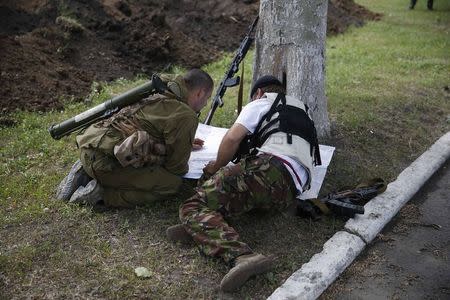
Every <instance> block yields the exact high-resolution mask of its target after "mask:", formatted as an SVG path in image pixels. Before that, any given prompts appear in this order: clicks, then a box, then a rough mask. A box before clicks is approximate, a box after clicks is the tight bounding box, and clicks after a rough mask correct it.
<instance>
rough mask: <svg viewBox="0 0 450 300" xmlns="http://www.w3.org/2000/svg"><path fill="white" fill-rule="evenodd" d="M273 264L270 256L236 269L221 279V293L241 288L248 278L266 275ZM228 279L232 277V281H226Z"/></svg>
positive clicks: (273, 261)
mask: <svg viewBox="0 0 450 300" xmlns="http://www.w3.org/2000/svg"><path fill="white" fill-rule="evenodd" d="M274 263H275V257H274V256H273V255H271V256H268V257H265V258H264V259H261V260H259V261H257V262H254V263H248V264H247V265H245V266H243V267H241V268H239V269H236V271H235V272H229V273H228V274H226V275H225V276H224V278H223V279H222V282H221V283H220V289H221V290H222V291H223V292H233V291H235V290H237V289H239V288H240V287H241V286H243V285H244V284H245V283H246V282H247V280H248V279H249V278H250V277H252V276H255V275H259V274H262V273H266V272H267V271H269V270H271V269H272V268H273V265H274ZM230 277H232V278H233V279H232V280H229V281H228V278H230ZM227 281H228V282H227Z"/></svg>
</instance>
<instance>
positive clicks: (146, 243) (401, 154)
mask: <svg viewBox="0 0 450 300" xmlns="http://www.w3.org/2000/svg"><path fill="white" fill-rule="evenodd" d="M357 2H358V3H359V4H362V5H364V6H366V7H368V8H369V9H371V10H372V11H375V12H380V13H383V14H384V17H383V18H382V20H381V21H378V22H370V23H368V24H367V25H366V26H364V27H362V28H351V29H350V30H349V31H348V32H347V33H346V34H344V35H339V36H336V37H331V38H329V39H328V41H327V81H326V82H327V87H326V88H327V95H328V101H329V103H328V104H329V113H330V119H331V121H332V137H330V138H328V139H326V140H323V141H321V142H322V143H327V144H331V145H334V146H336V147H337V149H336V152H335V156H334V158H333V162H332V165H331V166H330V169H329V174H328V176H327V179H326V182H325V185H324V192H327V191H330V190H333V189H335V188H337V187H339V186H342V185H352V184H354V183H355V182H357V181H359V180H364V179H367V178H371V177H383V178H385V179H386V180H388V181H391V180H394V179H395V177H396V175H397V174H398V173H399V172H401V171H402V170H403V168H404V167H406V166H407V165H408V164H409V163H410V162H412V161H413V160H414V159H415V158H417V157H418V156H419V155H420V154H421V153H422V152H423V151H425V150H426V149H427V147H429V146H430V145H431V144H432V143H433V142H434V141H435V140H436V139H437V138H438V137H439V136H441V135H442V134H443V133H445V132H447V131H448V130H449V128H450V92H449V85H450V75H449V74H450V51H449V49H450V33H449V32H450V13H449V12H450V3H448V2H445V1H435V2H436V3H435V11H433V12H429V11H427V10H426V9H425V1H419V3H418V5H417V6H416V9H415V10H414V11H409V10H408V9H407V5H408V1H400V0H377V1H370V0H358V1H357ZM251 56H252V53H249V55H248V57H247V58H246V60H245V64H246V67H245V70H246V80H245V81H246V88H247V91H246V92H245V93H244V95H248V88H249V85H250V79H251V74H250V72H251V69H252V67H251V64H252V57H251ZM230 59H231V56H230V55H226V56H225V58H224V59H223V60H221V61H219V62H216V63H213V64H210V65H208V66H206V67H205V69H206V70H207V71H209V72H210V73H211V74H212V75H213V77H214V79H215V81H216V83H217V82H218V81H219V80H220V79H221V77H222V75H223V72H224V70H225V68H226V67H227V65H228V63H229V61H230ZM174 72H182V70H181V69H176V70H174ZM144 80H145V79H142V78H141V79H138V80H133V81H127V80H117V82H115V83H114V84H108V85H107V84H98V83H95V84H93V89H92V90H93V92H92V94H91V95H89V97H87V99H88V100H87V101H86V102H85V103H73V102H70V101H67V103H66V106H65V107H66V109H65V110H64V111H53V112H49V113H30V112H17V113H15V114H13V115H12V116H11V117H12V118H13V119H14V120H15V121H16V125H15V126H13V127H5V128H1V129H0V299H11V298H28V297H29V298H105V299H126V298H133V297H134V298H149V299H161V298H178V299H179V298H193V299H197V298H223V297H224V298H226V297H227V296H225V295H222V294H220V292H219V291H218V284H219V282H220V279H221V278H222V276H223V275H224V274H225V273H226V271H227V268H226V266H225V265H224V264H222V263H221V262H220V261H216V260H211V259H206V258H204V257H202V256H200V255H199V254H198V251H197V250H196V249H195V248H194V247H180V246H177V245H172V244H170V243H168V242H167V241H166V239H165V237H164V230H165V228H166V227H167V226H169V225H172V224H175V223H177V220H178V219H177V208H178V205H179V204H180V202H181V201H182V200H183V198H184V197H185V195H186V193H188V191H186V193H185V194H182V195H180V196H179V197H177V198H174V199H171V200H170V201H164V202H160V203H154V204H151V205H149V206H148V207H144V208H138V209H135V210H108V211H106V212H98V211H94V210H92V209H90V208H86V207H79V206H75V205H68V204H65V203H61V202H58V201H55V200H54V199H53V192H54V189H55V187H56V186H57V184H58V183H59V181H60V180H61V179H62V178H63V176H64V175H65V174H66V173H67V171H68V169H69V168H70V166H71V164H72V163H73V161H74V160H75V159H76V158H77V151H76V147H75V144H74V139H73V136H71V137H70V138H64V139H62V140H60V141H54V140H52V139H51V137H50V135H49V134H48V132H47V128H48V127H49V125H50V124H51V123H56V122H59V121H62V120H64V119H67V118H69V117H71V116H73V115H75V114H77V113H79V112H82V111H84V110H86V109H87V108H89V107H92V106H93V105H95V104H98V103H100V102H102V101H104V100H106V99H107V98H108V97H109V96H110V95H114V94H118V93H120V92H122V91H125V90H127V89H129V88H130V87H132V86H135V85H138V84H140V83H142V82H143V81H144ZM236 95H237V89H233V90H229V91H228V92H227V97H226V98H225V102H226V104H225V105H224V107H223V108H222V109H219V110H218V111H217V112H216V115H215V118H214V120H213V124H214V125H218V126H229V125H231V124H232V123H233V121H234V118H235V116H236V113H235V102H236V101H235V99H236ZM205 116H206V111H205V112H204V113H203V115H202V119H203V118H204V117H205ZM186 189H188V186H187V187H186ZM231 223H232V224H233V225H234V226H235V227H236V229H237V230H238V231H239V232H240V233H241V235H242V238H243V240H245V241H247V242H248V243H249V244H250V245H251V246H252V247H253V248H254V250H255V251H257V252H261V253H264V254H276V255H277V256H278V257H279V262H278V264H277V267H276V269H275V270H274V271H273V272H271V273H269V274H266V275H264V276H260V277H258V278H257V279H254V280H251V281H249V282H248V284H247V285H246V286H245V287H244V288H243V289H242V290H241V291H240V292H238V293H236V294H232V295H230V298H236V299H243V298H265V297H267V296H268V295H270V294H271V293H272V291H273V290H274V289H275V288H276V287H277V286H279V285H280V284H281V283H282V282H283V281H284V280H285V279H286V278H287V277H288V276H289V275H290V274H291V273H292V272H293V271H294V270H296V269H298V268H299V267H300V266H301V265H302V264H303V263H305V262H306V261H308V260H309V258H310V257H311V256H312V255H313V254H314V253H316V252H319V251H321V247H322V245H323V243H324V242H325V241H326V240H327V239H328V238H329V237H330V236H332V235H333V234H334V232H336V231H337V230H339V229H340V228H341V227H342V224H343V221H342V220H340V219H335V218H332V217H329V218H323V219H322V221H320V222H311V221H310V220H307V219H302V218H299V217H293V216H289V215H285V214H281V215H280V214H263V213H259V212H258V213H254V214H251V215H249V216H248V217H245V218H242V219H233V220H231ZM139 266H144V267H147V268H148V269H149V270H151V272H152V276H151V277H150V278H148V279H139V278H137V277H136V276H135V275H134V268H136V267H139Z"/></svg>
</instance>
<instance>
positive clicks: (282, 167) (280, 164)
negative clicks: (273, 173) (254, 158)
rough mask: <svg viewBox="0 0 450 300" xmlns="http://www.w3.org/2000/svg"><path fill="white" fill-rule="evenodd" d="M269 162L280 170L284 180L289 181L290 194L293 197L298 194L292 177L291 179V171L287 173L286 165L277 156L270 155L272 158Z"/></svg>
mask: <svg viewBox="0 0 450 300" xmlns="http://www.w3.org/2000/svg"><path fill="white" fill-rule="evenodd" d="M269 164H270V165H272V166H274V167H275V168H276V169H277V170H278V171H280V172H281V174H282V175H283V177H284V178H285V180H286V181H287V182H288V183H289V185H290V188H291V192H292V195H293V196H294V197H295V196H297V194H298V190H297V187H296V186H295V182H294V179H292V176H291V173H289V171H288V169H287V168H286V165H285V164H284V163H283V160H281V159H280V158H279V157H277V156H272V158H271V159H270V161H269Z"/></svg>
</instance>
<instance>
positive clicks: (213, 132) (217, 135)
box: [183, 124, 335, 199]
mask: <svg viewBox="0 0 450 300" xmlns="http://www.w3.org/2000/svg"><path fill="white" fill-rule="evenodd" d="M227 130H228V129H227V128H219V127H214V126H210V125H205V124H198V128H197V132H196V134H195V137H196V138H200V139H202V140H204V141H205V144H204V145H203V148H202V149H201V150H197V151H192V153H191V157H190V158H189V172H188V173H186V174H185V175H184V176H183V177H185V178H190V179H198V178H200V176H202V173H203V168H204V167H205V165H206V164H207V163H208V162H209V161H211V160H215V159H216V157H217V152H218V150H219V145H220V142H221V141H222V138H223V136H224V135H225V133H226V132H227ZM319 147H320V156H321V158H322V165H321V166H316V167H313V170H312V177H313V180H312V183H311V189H310V190H309V191H306V192H304V193H303V194H302V195H301V196H300V198H301V199H310V198H316V197H317V196H318V195H319V191H320V188H321V186H322V183H323V180H324V178H325V174H326V173H327V168H328V165H329V164H330V162H331V158H332V157H333V152H334V149H335V148H334V147H332V146H326V145H320V146H319Z"/></svg>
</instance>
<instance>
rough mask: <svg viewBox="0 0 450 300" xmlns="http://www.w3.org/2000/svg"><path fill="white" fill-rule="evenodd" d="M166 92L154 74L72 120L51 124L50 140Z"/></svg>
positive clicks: (159, 79)
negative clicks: (153, 95) (145, 80)
mask: <svg viewBox="0 0 450 300" xmlns="http://www.w3.org/2000/svg"><path fill="white" fill-rule="evenodd" d="M166 90H167V86H166V84H165V83H164V82H163V81H162V80H161V78H159V77H158V76H157V75H156V74H153V75H152V79H151V80H150V81H149V82H146V83H144V84H142V85H140V86H138V87H136V88H134V89H131V90H129V91H126V92H125V93H123V94H120V95H118V96H116V97H114V98H112V99H109V100H107V101H105V102H103V103H102V104H99V105H97V106H95V107H93V108H91V109H89V110H87V111H85V112H82V113H80V114H78V115H76V116H75V117H73V118H70V119H68V120H65V121H63V122H61V123H59V124H53V125H52V126H50V128H49V129H48V131H49V132H50V135H51V136H52V138H54V139H55V140H59V139H60V138H62V137H63V136H66V135H69V134H71V133H72V132H74V131H77V130H80V129H83V128H86V127H88V126H89V125H91V124H94V123H95V122H97V121H99V120H102V119H106V118H109V117H110V116H112V115H113V114H115V113H116V112H118V111H119V110H120V109H121V108H123V107H125V106H128V105H131V104H134V103H136V102H138V101H139V100H141V99H143V98H145V97H148V96H150V95H151V94H155V93H164V92H165V91H166Z"/></svg>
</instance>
